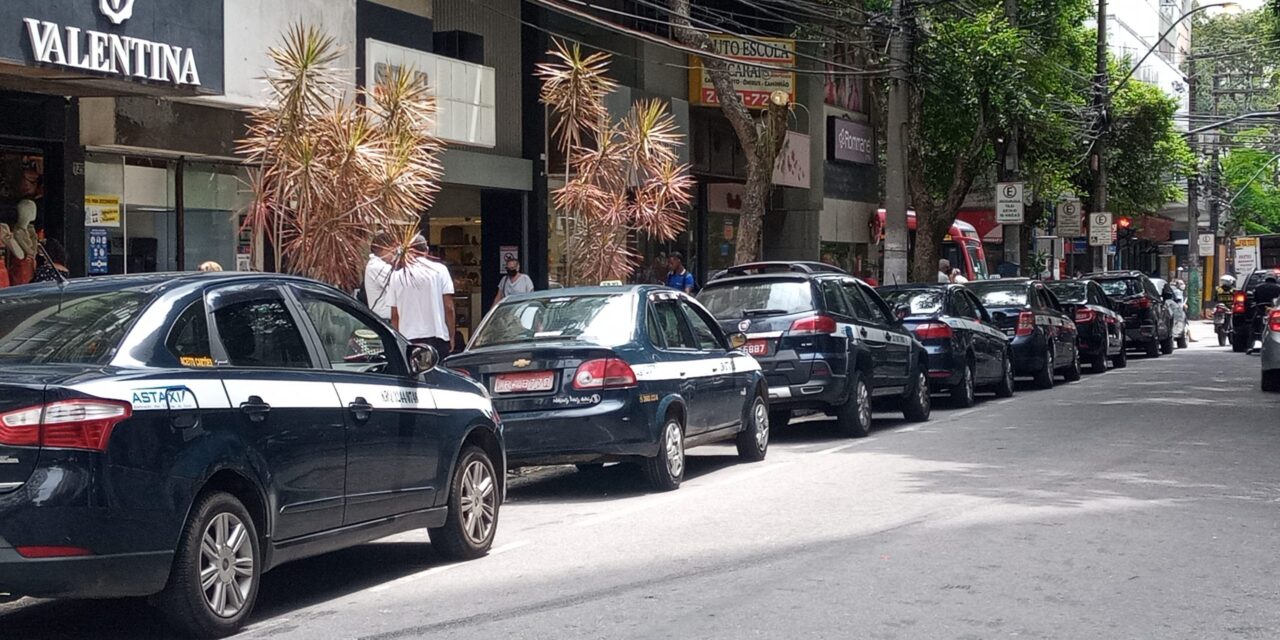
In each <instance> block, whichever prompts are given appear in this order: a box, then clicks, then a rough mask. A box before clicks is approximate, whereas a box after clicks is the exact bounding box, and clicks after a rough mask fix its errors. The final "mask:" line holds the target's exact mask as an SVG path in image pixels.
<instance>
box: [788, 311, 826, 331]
mask: <svg viewBox="0 0 1280 640" xmlns="http://www.w3.org/2000/svg"><path fill="white" fill-rule="evenodd" d="M835 332H836V321H835V320H833V319H832V318H831V316H823V315H817V316H809V317H806V318H800V319H799V320H796V321H795V322H792V323H791V333H835Z"/></svg>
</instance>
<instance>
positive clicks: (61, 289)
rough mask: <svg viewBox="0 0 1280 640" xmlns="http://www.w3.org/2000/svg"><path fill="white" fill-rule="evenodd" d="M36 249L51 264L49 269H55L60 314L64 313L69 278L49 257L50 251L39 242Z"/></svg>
mask: <svg viewBox="0 0 1280 640" xmlns="http://www.w3.org/2000/svg"><path fill="white" fill-rule="evenodd" d="M36 248H37V249H38V250H39V251H40V255H42V256H44V259H45V261H46V262H48V263H49V268H50V269H53V276H54V278H56V279H57V281H58V313H62V300H63V298H64V297H66V293H67V276H65V275H63V274H62V271H61V270H59V269H58V267H57V264H56V263H55V262H54V261H53V257H52V256H50V255H49V250H48V249H45V248H44V245H43V244H40V243H38V242H37V243H36Z"/></svg>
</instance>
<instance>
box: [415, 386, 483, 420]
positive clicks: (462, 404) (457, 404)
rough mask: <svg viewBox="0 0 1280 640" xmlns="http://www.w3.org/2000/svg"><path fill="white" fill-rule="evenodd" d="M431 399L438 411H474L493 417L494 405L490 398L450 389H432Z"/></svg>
mask: <svg viewBox="0 0 1280 640" xmlns="http://www.w3.org/2000/svg"><path fill="white" fill-rule="evenodd" d="M430 393H431V398H432V400H434V401H435V405H436V408H437V409H443V410H446V411H448V410H463V409H473V410H476V411H481V412H484V414H485V415H487V416H490V417H492V416H493V403H492V402H490V401H489V399H488V398H486V397H484V396H482V395H480V394H478V393H467V392H463V391H453V390H450V389H431V390H430Z"/></svg>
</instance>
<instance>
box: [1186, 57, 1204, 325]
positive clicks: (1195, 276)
mask: <svg viewBox="0 0 1280 640" xmlns="http://www.w3.org/2000/svg"><path fill="white" fill-rule="evenodd" d="M1198 83H1199V81H1198V79H1197V78H1196V59H1195V56H1188V57H1187V96H1189V102H1188V106H1187V116H1188V119H1187V121H1188V122H1190V123H1194V122H1195V121H1196V119H1195V118H1196V113H1197V112H1198V109H1197V108H1196V103H1197V101H1196V85H1197V84H1198ZM1192 126H1194V124H1193V125H1192ZM1187 146H1189V147H1191V159H1192V162H1193V163H1194V164H1192V166H1191V175H1189V176H1187V305H1188V309H1187V315H1188V317H1189V318H1194V319H1199V318H1200V300H1201V298H1202V297H1203V293H1202V292H1201V291H1200V143H1199V136H1198V135H1196V134H1191V136H1190V139H1189V140H1187Z"/></svg>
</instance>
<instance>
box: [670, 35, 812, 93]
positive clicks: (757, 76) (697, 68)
mask: <svg viewBox="0 0 1280 640" xmlns="http://www.w3.org/2000/svg"><path fill="white" fill-rule="evenodd" d="M711 42H712V43H713V44H714V45H715V48H716V53H718V54H720V55H722V56H725V57H728V58H732V59H734V60H741V61H743V62H749V63H753V64H733V63H730V64H729V76H730V77H731V78H732V79H733V86H734V89H735V90H736V92H737V94H738V95H739V96H741V97H742V102H743V103H745V104H746V105H747V107H748V108H750V109H762V108H764V107H765V105H767V104H768V103H769V95H770V94H772V93H773V92H774V91H782V92H783V93H786V94H787V97H788V99H789V100H792V101H794V100H795V94H796V74H795V72H793V71H784V70H782V69H779V67H785V68H794V67H795V66H796V41H795V40H789V39H786V38H749V39H748V38H738V37H734V36H728V35H723V34H711ZM691 57H692V61H691V64H690V67H691V68H690V69H689V102H691V103H693V104H696V105H702V106H711V105H717V104H720V98H719V97H718V96H717V95H716V88H715V85H714V84H713V83H712V82H711V76H710V75H709V74H708V73H707V70H706V68H705V67H703V66H702V62H701V59H700V58H698V57H697V56H691ZM757 65H766V66H757ZM768 67H772V68H768Z"/></svg>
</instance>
